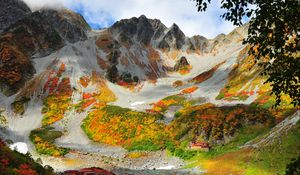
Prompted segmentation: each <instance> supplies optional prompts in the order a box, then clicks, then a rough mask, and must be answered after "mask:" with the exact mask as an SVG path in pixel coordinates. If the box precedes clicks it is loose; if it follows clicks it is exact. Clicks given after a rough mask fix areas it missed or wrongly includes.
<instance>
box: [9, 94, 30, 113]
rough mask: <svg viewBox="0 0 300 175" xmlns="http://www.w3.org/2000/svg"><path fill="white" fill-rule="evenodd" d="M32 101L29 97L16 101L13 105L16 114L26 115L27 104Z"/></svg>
mask: <svg viewBox="0 0 300 175" xmlns="http://www.w3.org/2000/svg"><path fill="white" fill-rule="evenodd" d="M29 101H30V98H28V97H22V98H21V99H20V100H16V101H14V102H13V103H12V104H11V107H12V110H13V111H14V113H16V114H19V115H23V114H24V113H25V104H26V103H28V102H29Z"/></svg>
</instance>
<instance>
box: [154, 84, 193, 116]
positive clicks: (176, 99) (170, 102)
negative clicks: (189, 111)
mask: <svg viewBox="0 0 300 175" xmlns="http://www.w3.org/2000/svg"><path fill="white" fill-rule="evenodd" d="M195 90H197V87H191V88H187V89H185V90H184V92H185V93H189V92H192V91H195ZM194 103H195V102H194V101H192V100H187V99H186V97H185V96H184V95H183V94H179V95H171V96H168V97H166V98H164V99H162V100H160V101H158V102H156V103H154V104H153V106H152V109H151V110H150V112H157V113H163V112H165V111H166V110H167V109H168V108H169V107H170V106H182V107H188V106H191V105H193V104H194Z"/></svg>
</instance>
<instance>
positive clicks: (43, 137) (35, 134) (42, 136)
mask: <svg viewBox="0 0 300 175" xmlns="http://www.w3.org/2000/svg"><path fill="white" fill-rule="evenodd" d="M53 129H54V128H52V127H46V128H38V129H36V130H33V131H31V133H30V136H29V137H30V140H31V141H32V143H33V144H34V145H35V148H36V151H37V152H38V153H40V154H45V155H50V156H64V155H65V154H67V153H68V151H69V150H68V149H67V148H61V147H57V146H56V145H55V143H54V141H55V139H57V138H59V137H61V136H62V132H60V131H53Z"/></svg>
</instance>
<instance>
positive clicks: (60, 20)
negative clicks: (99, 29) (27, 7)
mask: <svg viewBox="0 0 300 175" xmlns="http://www.w3.org/2000/svg"><path fill="white" fill-rule="evenodd" d="M40 13H41V14H42V15H43V17H44V18H45V19H47V20H48V22H49V23H50V24H51V25H52V26H53V27H54V28H55V29H56V30H57V31H58V33H59V34H60V36H61V37H62V38H63V39H65V40H67V41H68V42H70V43H75V42H77V41H82V40H86V39H87V31H88V30H90V27H89V25H88V24H87V23H86V21H85V20H84V19H83V17H82V16H81V15H79V14H76V13H74V12H71V11H69V10H59V11H57V10H50V9H48V10H41V12H40Z"/></svg>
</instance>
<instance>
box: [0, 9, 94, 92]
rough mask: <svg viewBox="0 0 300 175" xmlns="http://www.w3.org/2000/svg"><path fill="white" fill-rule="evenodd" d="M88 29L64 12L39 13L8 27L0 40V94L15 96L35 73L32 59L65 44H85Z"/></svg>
mask: <svg viewBox="0 0 300 175" xmlns="http://www.w3.org/2000/svg"><path fill="white" fill-rule="evenodd" d="M14 5H17V7H13V6H12V7H11V8H18V4H14ZM5 15H7V16H11V15H10V14H5ZM89 29H90V28H89V26H88V25H87V23H86V22H85V20H84V19H83V18H82V17H81V16H80V15H78V14H75V13H73V12H70V11H67V10H59V11H55V10H45V9H43V10H40V11H36V12H33V13H29V14H27V15H26V16H24V17H23V18H22V19H20V20H18V21H17V22H16V23H14V24H11V25H10V26H9V27H7V28H6V29H5V30H4V31H3V33H2V34H1V36H0V55H1V57H0V90H1V91H2V92H4V93H5V95H12V94H14V93H16V92H17V90H18V89H19V88H20V87H22V86H23V85H24V83H25V82H26V81H27V80H29V79H30V78H31V77H32V76H33V74H34V72H35V70H34V67H33V65H32V63H31V58H32V57H41V56H46V55H49V54H51V53H53V52H54V51H57V50H58V49H60V48H62V47H63V46H64V44H65V43H66V41H67V42H71V43H74V42H77V41H81V40H85V39H87V32H88V30H89Z"/></svg>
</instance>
